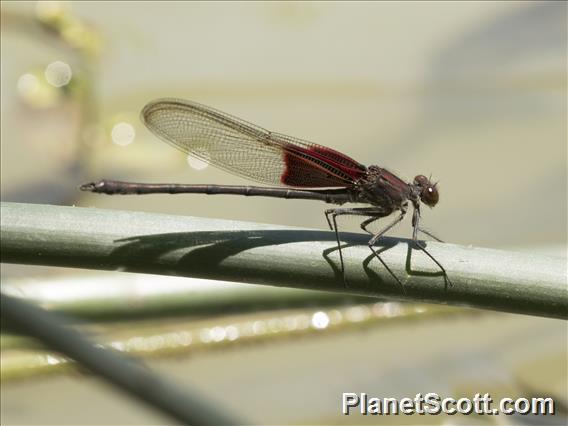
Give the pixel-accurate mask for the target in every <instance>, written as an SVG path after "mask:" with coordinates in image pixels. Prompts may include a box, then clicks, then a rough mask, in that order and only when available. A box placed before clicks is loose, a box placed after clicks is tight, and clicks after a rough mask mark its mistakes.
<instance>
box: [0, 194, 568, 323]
mask: <svg viewBox="0 0 568 426" xmlns="http://www.w3.org/2000/svg"><path fill="white" fill-rule="evenodd" d="M1 208H2V220H1V249H2V251H1V261H2V262H8V263H21V264H34V265H50V266H64V267H75V268H90V269H102V270H120V271H129V272H143V273H153V274H164V275H179V276H187V277H199V278H208V279H217V280H225V281H236V282H244V283H257V284H266V285H272V286H284V287H295V288H304V289H315V290H326V291H338V292H343V293H350V294H357V295H365V296H376V297H381V298H387V299H397V300H406V301H415V302H416V301H418V302H431V303H442V304H452V305H462V306H469V307H475V308H482V309H492V310H499V311H505V312H512V313H521V314H529V315H539V316H546V317H553V318H564V319H566V318H568V289H567V284H566V281H567V276H566V261H565V259H561V258H553V257H546V256H537V255H532V254H522V253H514V252H507V251H501V250H491V249H484V248H474V247H462V246H458V245H453V244H441V243H433V242H428V243H427V248H428V250H429V252H430V253H431V254H432V255H433V256H434V257H435V258H436V259H437V260H438V261H439V262H440V263H441V264H442V265H443V266H444V268H445V269H446V271H447V275H448V277H449V279H450V280H451V284H449V283H448V282H447V281H446V280H445V277H444V276H443V274H441V273H440V270H439V268H438V267H437V266H436V264H435V263H434V262H433V261H432V260H431V259H430V258H428V257H427V256H426V255H425V254H424V253H422V252H421V251H419V250H411V249H410V247H411V243H410V242H409V241H408V240H404V239H394V238H384V239H382V240H381V241H379V243H378V245H377V247H376V249H377V251H378V252H380V255H381V259H382V260H383V261H384V262H385V263H386V264H387V265H388V266H389V268H390V269H391V271H392V274H391V273H390V272H389V271H388V270H387V269H386V268H385V267H384V266H383V265H382V264H381V262H379V261H378V260H377V259H376V258H375V257H373V256H372V254H371V252H370V251H369V248H368V247H367V245H366V242H367V240H368V237H367V236H366V235H362V234H351V233H342V234H341V239H342V242H343V245H344V246H345V248H344V249H343V254H344V258H345V268H346V273H345V279H346V282H344V279H343V276H342V273H341V271H340V268H339V256H338V252H337V247H336V245H335V236H334V234H333V233H332V232H329V231H317V230H305V229H298V228H287V227H282V226H273V225H260V224H254V223H245V222H233V221H224V220H211V219H202V218H194V217H183V216H171V215H162V214H150V213H139V212H128V211H112V210H100V209H91V208H77V207H60V206H48V205H33V204H16V203H2V207H1ZM393 275H394V276H396V277H398V279H399V280H400V281H401V282H402V283H403V286H404V288H402V287H401V285H400V283H398V282H397V280H396V279H395V278H394V276H393Z"/></svg>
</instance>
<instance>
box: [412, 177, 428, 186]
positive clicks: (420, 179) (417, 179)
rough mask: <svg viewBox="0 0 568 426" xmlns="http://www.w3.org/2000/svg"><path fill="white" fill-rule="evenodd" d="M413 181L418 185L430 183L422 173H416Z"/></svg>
mask: <svg viewBox="0 0 568 426" xmlns="http://www.w3.org/2000/svg"><path fill="white" fill-rule="evenodd" d="M414 183H415V184H416V185H420V186H426V185H430V181H429V180H428V178H427V177H426V176H424V175H418V176H416V177H415V178H414Z"/></svg>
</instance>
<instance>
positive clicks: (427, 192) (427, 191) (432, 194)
mask: <svg viewBox="0 0 568 426" xmlns="http://www.w3.org/2000/svg"><path fill="white" fill-rule="evenodd" d="M414 185H415V186H416V187H417V188H418V189H419V191H420V200H421V201H422V202H423V203H424V204H426V205H427V206H428V207H434V206H435V205H436V204H437V203H438V200H439V199H440V195H439V194H438V188H436V185H438V183H434V184H433V183H432V182H430V179H428V178H427V177H426V176H424V175H418V176H416V177H415V178H414Z"/></svg>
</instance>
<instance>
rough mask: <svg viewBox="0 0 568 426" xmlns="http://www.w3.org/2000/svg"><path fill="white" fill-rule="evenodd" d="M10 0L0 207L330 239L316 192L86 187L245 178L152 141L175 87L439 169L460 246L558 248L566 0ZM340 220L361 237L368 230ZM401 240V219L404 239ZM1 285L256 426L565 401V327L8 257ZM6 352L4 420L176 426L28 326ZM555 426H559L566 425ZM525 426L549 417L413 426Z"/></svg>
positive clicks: (442, 231) (443, 226) (437, 224)
mask: <svg viewBox="0 0 568 426" xmlns="http://www.w3.org/2000/svg"><path fill="white" fill-rule="evenodd" d="M1 8H2V9H1V12H2V21H1V31H2V39H1V50H2V76H1V102H2V103H1V113H2V117H1V118H2V127H1V148H2V152H1V154H2V156H1V167H2V170H1V171H2V175H1V177H2V179H1V194H2V200H3V201H15V202H28V203H47V204H60V205H77V206H82V207H99V208H109V209H123V210H136V211H149V212H162V213H170V214H180V215H188V216H200V217H211V218H222V219H233V220H243V221H253V222H263V223H273V224H282V225H294V226H301V227H310V228H321V229H325V228H326V224H325V220H324V217H323V210H324V209H325V205H323V204H321V203H317V202H303V201H288V200H277V199H262V198H257V199H249V198H245V197H230V196H229V197H202V196H187V197H182V196H175V197H174V196H160V195H153V196H145V197H107V196H102V195H93V194H85V193H80V192H79V191H78V190H77V186H78V185H79V184H81V183H83V182H85V181H89V180H96V179H99V178H110V179H124V180H132V181H145V182H185V183H219V184H221V183H225V184H243V183H245V182H246V181H244V180H242V179H239V178H237V177H235V176H232V175H229V174H227V173H225V172H222V171H219V170H216V169H214V168H212V167H203V164H199V163H196V162H195V161H194V159H192V158H186V157H185V155H184V154H182V153H181V152H178V151H176V150H174V149H172V148H171V147H169V146H168V145H166V144H164V143H163V142H161V141H159V140H157V139H156V138H155V137H154V136H153V135H152V134H150V132H149V131H147V130H146V129H145V128H144V126H143V125H142V123H141V122H140V120H139V112H140V110H141V109H142V107H143V106H144V105H145V104H146V103H147V102H148V101H150V100H152V99H155V98H160V97H178V98H185V99H190V100H194V101H197V102H200V103H204V104H206V105H210V106H213V107H215V108H218V109H220V110H222V111H225V112H228V113H230V114H233V115H236V116H237V117H241V118H244V119H246V120H248V121H251V122H253V123H255V124H258V125H260V126H262V127H265V128H267V129H269V130H272V131H277V132H281V133H285V134H289V135H291V136H296V137H299V138H303V139H308V140H311V141H313V142H316V143H320V144H323V145H327V146H330V147H332V148H335V149H338V150H339V151H342V152H345V153H346V154H348V155H350V156H352V157H353V158H355V159H357V160H358V161H360V162H362V163H364V164H367V165H370V164H377V165H379V166H383V167H386V168H388V169H390V170H391V171H394V172H396V173H397V174H399V175H400V176H401V177H403V178H405V179H408V180H410V179H412V178H413V177H414V176H415V175H416V174H425V175H427V176H429V175H430V174H431V175H432V179H433V180H435V181H439V182H440V183H439V188H440V193H441V195H440V203H439V204H438V205H437V206H436V208H435V209H433V210H429V209H428V211H426V212H424V223H425V224H426V225H427V227H428V229H431V230H432V231H433V232H435V234H436V235H438V236H439V237H440V238H442V239H443V240H445V241H448V242H451V243H456V244H464V245H470V244H471V245H474V246H484V247H491V248H503V249H508V250H516V251H527V252H533V253H540V254H545V255H549V256H556V257H564V258H566V250H567V191H568V190H567V161H568V159H567V131H566V118H567V113H568V111H567V91H566V90H567V85H566V71H567V69H566V67H567V31H566V18H567V13H566V12H567V5H566V3H565V2H525V1H523V2H514V1H507V2H380V3H371V2H361V3H358V2H357V3H355V2H353V3H347V2H345V3H342V2H317V3H316V2H310V3H305V2H246V3H244V2H215V3H213V2H211V3H208V2H191V3H189V2H188V3H185V2H167V3H166V2H116V3H114V2H113V3H110V2H47V1H43V2H37V3H34V2H26V3H24V2H9V1H6V2H2V5H1ZM249 183H250V182H249ZM300 209H301V210H300ZM299 211H301V212H302V214H298V212H299ZM342 228H343V229H345V230H358V224H357V221H356V220H353V221H351V222H349V220H346V221H345V225H344V227H342ZM410 234H411V228H410V225H409V223H408V222H407V221H405V222H404V223H403V224H402V225H400V226H399V227H398V228H397V229H396V230H395V231H394V232H393V233H392V235H398V236H404V237H409V236H410ZM2 289H3V291H6V292H9V293H10V294H17V295H21V296H26V297H29V298H31V299H34V300H37V301H38V302H39V303H41V304H42V305H44V306H48V307H51V308H53V309H58V310H60V311H63V312H67V313H70V314H73V315H75V316H76V317H79V318H83V319H85V318H86V319H90V320H91V321H92V322H91V323H90V325H84V326H82V327H84V328H85V329H86V330H88V331H90V332H91V333H93V334H94V335H95V336H96V337H97V339H98V340H99V341H101V342H113V343H114V345H115V347H117V348H119V349H123V350H127V351H129V352H132V353H133V354H135V355H141V356H145V357H146V358H147V360H148V361H147V362H148V364H149V365H151V366H152V367H154V368H156V369H157V370H158V371H160V372H161V373H163V374H164V375H165V377H168V378H170V379H172V380H174V381H176V382H178V383H179V384H180V385H181V386H184V385H188V386H189V385H190V386H192V387H194V388H196V389H199V390H200V392H202V393H203V395H204V396H206V397H207V398H210V399H211V400H212V401H215V402H217V403H219V406H220V407H222V408H224V409H225V410H227V412H229V413H234V414H235V415H238V416H239V417H240V418H243V419H246V420H247V421H250V422H257V423H268V424H276V423H279V424H297V423H302V424H361V423H382V424H392V423H400V424H415V423H416V422H417V420H416V419H415V418H414V417H408V418H393V417H388V418H384V417H383V418H375V417H371V418H369V417H362V416H359V415H356V416H350V417H345V416H342V415H341V414H340V410H341V406H340V403H341V393H342V392H367V393H368V394H370V395H375V396H383V397H405V396H410V397H413V396H414V395H415V394H416V393H418V392H422V393H427V392H437V393H439V394H441V395H443V396H453V397H460V396H469V397H472V396H473V395H474V394H475V393H477V392H480V393H482V394H483V393H486V392H489V393H490V394H491V395H492V396H493V397H494V398H499V397H501V396H512V397H515V396H533V395H545V396H554V397H555V398H557V399H558V401H563V402H564V404H566V403H567V401H568V391H567V379H566V378H567V371H566V370H567V367H566V358H567V354H568V350H567V326H566V323H565V322H563V321H559V320H550V319H542V318H532V317H527V316H521V315H511V314H500V313H492V312H480V311H475V310H468V309H457V308H449V307H439V306H427V305H419V306H418V305H408V304H400V303H394V302H391V303H389V302H377V301H376V300H368V299H355V298H345V297H340V296H337V295H325V294H323V293H314V292H301V291H297V290H289V291H287V290H285V289H270V288H266V287H262V288H258V287H255V286H250V285H247V286H245V285H238V284H228V283H217V282H206V281H204V280H190V279H178V278H172V277H152V276H138V275H133V274H120V273H118V272H117V273H110V272H109V273H101V272H88V271H78V270H63V269H58V268H40V267H24V266H17V265H5V264H3V265H2ZM219 348H222V350H219ZM1 355H2V370H1V371H2V392H1V393H2V396H1V401H2V410H1V411H2V413H1V415H2V423H3V424H38V423H42V424H165V423H167V422H168V420H167V419H164V418H162V417H160V416H159V415H158V414H156V413H155V412H153V411H151V410H149V409H148V408H147V407H142V406H140V405H138V404H136V403H134V402H132V401H131V400H130V399H128V398H126V397H124V396H122V394H117V393H116V392H115V391H114V390H113V389H111V388H109V387H108V386H106V385H104V384H101V383H100V382H98V381H97V380H94V379H92V378H90V377H88V376H85V375H82V374H80V373H77V371H75V370H73V369H71V368H69V365H68V363H67V362H66V361H65V360H64V359H61V358H60V357H58V356H57V355H56V354H52V353H49V352H47V351H45V350H42V349H41V348H37V347H34V346H33V344H32V343H30V342H28V341H26V340H25V339H21V338H19V337H18V336H11V335H6V334H3V335H2V354H1ZM562 416H566V412H565V411H564V413H563V414H562V415H561V416H560V417H558V418H556V419H553V423H549V424H554V422H555V421H557V420H558V424H565V423H566V417H562ZM549 420H550V419H549ZM522 421H524V422H525V423H526V422H527V421H528V422H529V423H537V422H541V423H542V420H537V419H531V418H528V419H527V418H526V417H523V418H516V417H513V418H510V417H508V418H507V419H503V418H502V417H491V418H488V417H483V418H481V417H477V418H475V417H460V418H456V417H449V416H434V417H420V419H419V422H421V423H431V424H457V423H459V424H479V423H484V424H514V423H516V422H522ZM506 422H509V423H506Z"/></svg>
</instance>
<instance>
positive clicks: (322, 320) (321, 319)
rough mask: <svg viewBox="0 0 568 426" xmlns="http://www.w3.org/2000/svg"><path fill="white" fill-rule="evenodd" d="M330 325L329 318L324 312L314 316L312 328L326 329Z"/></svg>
mask: <svg viewBox="0 0 568 426" xmlns="http://www.w3.org/2000/svg"><path fill="white" fill-rule="evenodd" d="M328 325H329V316H328V315H327V314H326V313H325V312H323V311H319V312H316V313H315V314H313V315H312V327H314V328H317V329H320V330H321V329H324V328H326V327H327V326H328Z"/></svg>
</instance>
